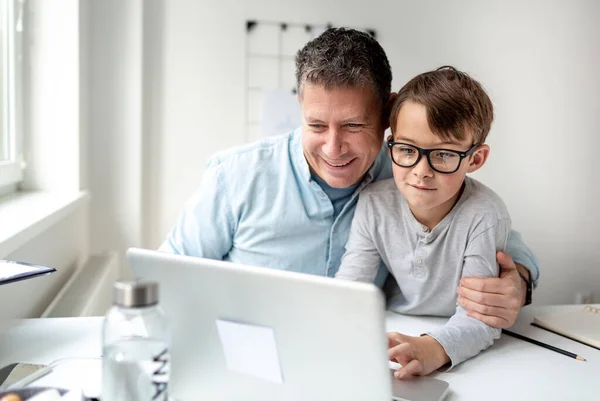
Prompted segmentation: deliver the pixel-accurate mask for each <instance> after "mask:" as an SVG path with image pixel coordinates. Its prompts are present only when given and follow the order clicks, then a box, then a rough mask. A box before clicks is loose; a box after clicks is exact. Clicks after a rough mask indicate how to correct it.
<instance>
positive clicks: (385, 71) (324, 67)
mask: <svg viewBox="0 0 600 401" xmlns="http://www.w3.org/2000/svg"><path fill="white" fill-rule="evenodd" d="M307 82H308V83H311V84H318V85H323V86H324V87H325V88H326V89H332V88H339V87H364V86H365V85H372V88H373V89H374V90H375V93H376V95H377V99H378V100H379V101H380V105H381V107H384V106H385V104H386V102H387V100H388V98H389V96H390V92H391V89H392V70H391V68H390V63H389V61H388V59H387V56H386V54H385V51H384V50H383V48H382V47H381V45H380V44H379V43H378V42H377V41H376V40H375V39H374V38H373V37H371V35H369V34H368V33H365V32H361V31H357V30H354V29H346V28H331V29H328V30H327V31H325V32H324V33H323V34H321V35H320V36H318V37H316V38H315V39H313V40H311V41H310V42H308V43H307V44H306V45H305V46H304V47H303V48H302V49H300V50H299V51H298V53H297V54H296V85H297V90H298V94H299V95H300V96H302V89H303V85H304V84H305V83H307Z"/></svg>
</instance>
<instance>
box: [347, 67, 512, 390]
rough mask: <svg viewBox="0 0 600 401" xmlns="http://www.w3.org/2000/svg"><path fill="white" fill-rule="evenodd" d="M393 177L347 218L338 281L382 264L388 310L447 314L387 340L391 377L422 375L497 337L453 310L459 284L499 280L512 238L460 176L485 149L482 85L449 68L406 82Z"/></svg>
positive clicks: (496, 210)
mask: <svg viewBox="0 0 600 401" xmlns="http://www.w3.org/2000/svg"><path fill="white" fill-rule="evenodd" d="M390 118H391V124H390V126H391V130H392V135H390V136H389V137H388V148H389V151H390V153H389V154H390V157H391V159H392V162H393V175H394V178H393V179H389V180H384V181H380V182H377V183H374V184H372V185H370V186H369V187H367V188H366V189H365V190H364V191H363V192H362V193H361V194H360V197H359V200H358V204H357V206H356V212H355V215H354V218H353V221H352V228H351V231H350V236H349V238H348V242H347V244H346V253H345V254H344V256H343V257H342V262H341V266H340V269H339V271H338V273H337V274H336V278H342V279H348V280H358V281H367V282H372V281H373V280H374V278H375V275H376V273H377V268H378V266H379V264H380V262H381V261H382V260H383V262H384V263H385V265H386V266H387V267H388V270H389V271H390V273H391V274H392V275H393V276H394V278H395V279H396V281H397V283H398V287H399V292H398V293H396V294H393V295H392V297H391V299H390V303H389V305H390V309H391V310H393V311H395V312H399V313H405V314H414V315H434V316H452V317H451V318H450V319H449V321H448V322H447V324H446V325H445V326H443V327H441V328H439V329H437V330H434V331H432V332H430V333H427V334H426V335H423V336H421V337H410V336H405V335H402V334H400V333H388V341H389V347H390V350H389V355H390V360H393V361H396V362H399V363H400V364H401V365H402V368H400V369H398V370H397V371H396V372H395V376H396V377H397V378H406V377H410V376H411V375H427V374H429V373H431V372H433V371H435V370H436V369H438V368H440V367H442V366H444V365H446V364H448V363H449V364H450V367H452V366H455V365H457V364H459V363H460V362H462V361H464V360H466V359H468V358H470V357H472V356H474V355H476V354H477V353H479V352H480V351H482V350H484V349H486V348H487V347H489V346H490V345H492V344H493V341H494V339H497V338H498V337H499V336H500V330H499V329H496V328H493V327H489V326H487V325H486V324H484V323H482V322H480V321H478V320H476V319H474V318H471V317H468V316H466V310H465V309H464V308H462V307H460V306H457V304H456V300H457V295H456V292H455V289H456V287H457V286H458V284H459V281H460V279H461V278H462V277H469V276H474V277H497V276H498V266H497V262H496V252H497V251H499V250H504V248H505V246H506V242H507V240H508V235H509V232H510V217H509V215H508V212H507V210H506V206H505V205H504V203H503V202H502V200H501V199H500V197H498V195H496V194H495V193H494V192H493V191H492V190H490V189H489V188H487V187H485V186H484V185H483V184H481V183H479V182H477V181H475V180H474V179H472V178H468V177H466V174H467V173H472V172H474V171H476V170H478V169H479V168H481V166H483V165H484V163H485V161H486V160H487V157H488V155H489V152H490V148H489V146H488V145H486V144H485V143H484V142H485V139H486V136H487V134H488V132H489V131H490V127H491V123H492V120H493V107H492V103H491V101H490V99H489V97H488V96H487V94H486V93H485V91H484V90H483V88H482V87H481V85H480V84H479V83H478V82H477V81H475V80H474V79H472V78H470V77H469V76H468V75H467V74H465V73H463V72H460V71H457V70H456V69H455V68H453V67H441V68H439V69H437V70H435V71H430V72H427V73H424V74H421V75H418V76H417V77H415V78H413V79H412V80H411V81H410V82H408V83H407V84H406V85H405V86H404V87H403V88H402V89H401V90H400V92H399V93H398V97H397V99H396V100H395V103H394V106H393V108H392V112H391V117H390Z"/></svg>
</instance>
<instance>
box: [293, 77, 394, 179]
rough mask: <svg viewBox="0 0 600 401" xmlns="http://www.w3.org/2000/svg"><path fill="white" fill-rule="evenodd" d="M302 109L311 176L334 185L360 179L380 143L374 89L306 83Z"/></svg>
mask: <svg viewBox="0 0 600 401" xmlns="http://www.w3.org/2000/svg"><path fill="white" fill-rule="evenodd" d="M299 101H300V107H301V108H302V147H303V149H304V157H306V161H307V162H308V164H309V166H310V168H311V171H312V173H313V174H315V175H317V176H318V177H319V178H321V179H322V180H324V181H325V182H326V183H327V184H329V185H330V186H332V187H334V188H346V187H349V186H351V185H354V184H357V183H359V182H360V181H361V180H362V178H363V176H364V175H365V174H366V172H367V171H368V170H369V168H370V167H371V165H372V164H373V162H374V161H375V159H376V158H377V155H378V154H379V151H380V150H381V144H382V141H383V132H384V130H385V129H384V126H383V124H382V115H381V108H380V106H379V103H378V101H377V97H376V96H375V93H374V91H373V90H372V89H371V88H370V87H366V88H351V87H350V88H335V89H330V90H326V89H325V88H324V87H323V86H321V85H312V84H308V83H306V84H305V85H304V87H303V90H302V96H301V97H300V98H299Z"/></svg>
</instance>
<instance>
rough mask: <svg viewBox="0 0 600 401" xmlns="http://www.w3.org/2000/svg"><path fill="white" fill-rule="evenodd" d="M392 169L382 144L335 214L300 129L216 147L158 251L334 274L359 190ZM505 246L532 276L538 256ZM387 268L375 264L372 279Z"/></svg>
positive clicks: (513, 243) (519, 245)
mask: <svg viewBox="0 0 600 401" xmlns="http://www.w3.org/2000/svg"><path fill="white" fill-rule="evenodd" d="M391 176H392V169H391V162H390V160H389V158H388V157H387V154H386V148H385V146H383V147H382V149H381V152H380V153H379V156H378V158H377V159H376V160H375V163H374V164H373V166H371V168H370V169H369V171H368V172H367V174H366V176H365V178H364V179H363V181H362V182H361V183H360V184H359V185H358V187H357V188H356V190H355V191H354V193H353V194H352V196H350V197H349V199H348V201H347V203H346V205H345V206H344V207H343V208H342V209H341V211H340V212H339V214H338V215H337V217H335V218H334V208H333V205H332V203H331V200H330V199H329V197H328V196H327V194H326V193H325V192H324V191H323V189H322V188H321V187H320V186H319V184H318V183H317V182H315V180H313V179H312V178H311V173H310V169H309V166H308V163H307V161H306V159H305V158H304V153H303V150H302V130H301V129H300V128H298V129H297V130H296V131H294V132H291V133H289V134H285V135H279V136H274V137H269V138H265V139H263V140H261V141H258V142H255V143H252V144H249V145H244V146H241V147H237V148H233V149H230V150H227V151H224V152H220V153H218V154H216V155H215V156H213V157H212V158H211V159H210V160H209V161H208V163H207V167H206V171H205V174H204V177H203V179H202V183H201V185H200V188H199V189H198V190H197V191H196V193H195V194H194V195H193V196H192V198H191V199H190V200H189V201H188V202H187V204H186V206H185V208H184V210H183V212H182V214H181V215H180V217H179V219H178V221H177V223H176V225H175V227H174V228H173V230H172V231H171V232H170V233H169V235H168V237H167V239H166V240H165V242H164V243H163V244H162V245H161V247H160V249H159V250H161V251H165V252H172V253H177V254H183V255H189V256H198V257H204V258H210V259H218V260H226V261H231V262H235V263H241V264H247V265H254V266H263V267H270V268H274V269H281V270H290V271H295V272H302V273H309V274H316V275H321V276H328V277H334V276H335V273H336V272H337V270H338V268H339V266H340V260H341V257H342V255H343V253H344V251H345V248H344V247H345V244H346V241H347V239H348V234H349V232H350V225H351V222H352V217H353V216H354V209H355V206H356V201H357V199H358V194H359V193H360V191H361V190H362V189H363V188H364V187H365V186H366V185H368V184H369V183H371V182H373V181H378V180H382V179H386V178H390V177H391ZM391 217H392V218H393V216H391ZM507 252H508V253H510V254H511V255H512V257H513V259H514V260H515V262H517V263H520V264H523V265H524V266H526V267H527V268H528V269H529V270H530V272H531V275H532V277H533V278H534V280H536V281H537V279H538V276H539V271H538V267H537V261H536V259H535V256H534V255H533V253H532V252H531V251H530V250H529V249H528V248H527V247H526V246H525V244H524V243H523V242H522V241H521V238H520V236H519V234H518V233H516V232H511V236H510V238H509V243H508V246H507ZM387 274H388V273H387V269H385V267H384V266H383V267H382V268H380V271H379V273H378V275H377V279H376V283H377V284H379V285H382V284H383V282H384V281H385V278H386V277H387Z"/></svg>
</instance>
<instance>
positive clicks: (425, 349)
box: [387, 333, 450, 379]
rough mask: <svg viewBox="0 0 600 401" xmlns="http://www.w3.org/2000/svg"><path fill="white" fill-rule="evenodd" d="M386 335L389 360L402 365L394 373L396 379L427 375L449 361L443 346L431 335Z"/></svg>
mask: <svg viewBox="0 0 600 401" xmlns="http://www.w3.org/2000/svg"><path fill="white" fill-rule="evenodd" d="M387 336H388V355H389V358H390V361H392V362H397V363H399V364H400V365H402V367H401V368H400V369H398V370H397V371H396V372H395V373H394V376H396V378H398V379H409V378H411V377H412V376H424V375H428V374H430V373H431V372H433V371H434V370H436V369H438V368H440V367H442V366H444V365H445V364H446V363H448V362H449V361H450V358H449V357H448V355H447V354H446V351H444V347H442V346H441V345H440V343H438V342H437V341H436V340H435V339H434V338H433V337H429V336H422V337H411V336H405V335H404V334H400V333H387Z"/></svg>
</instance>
